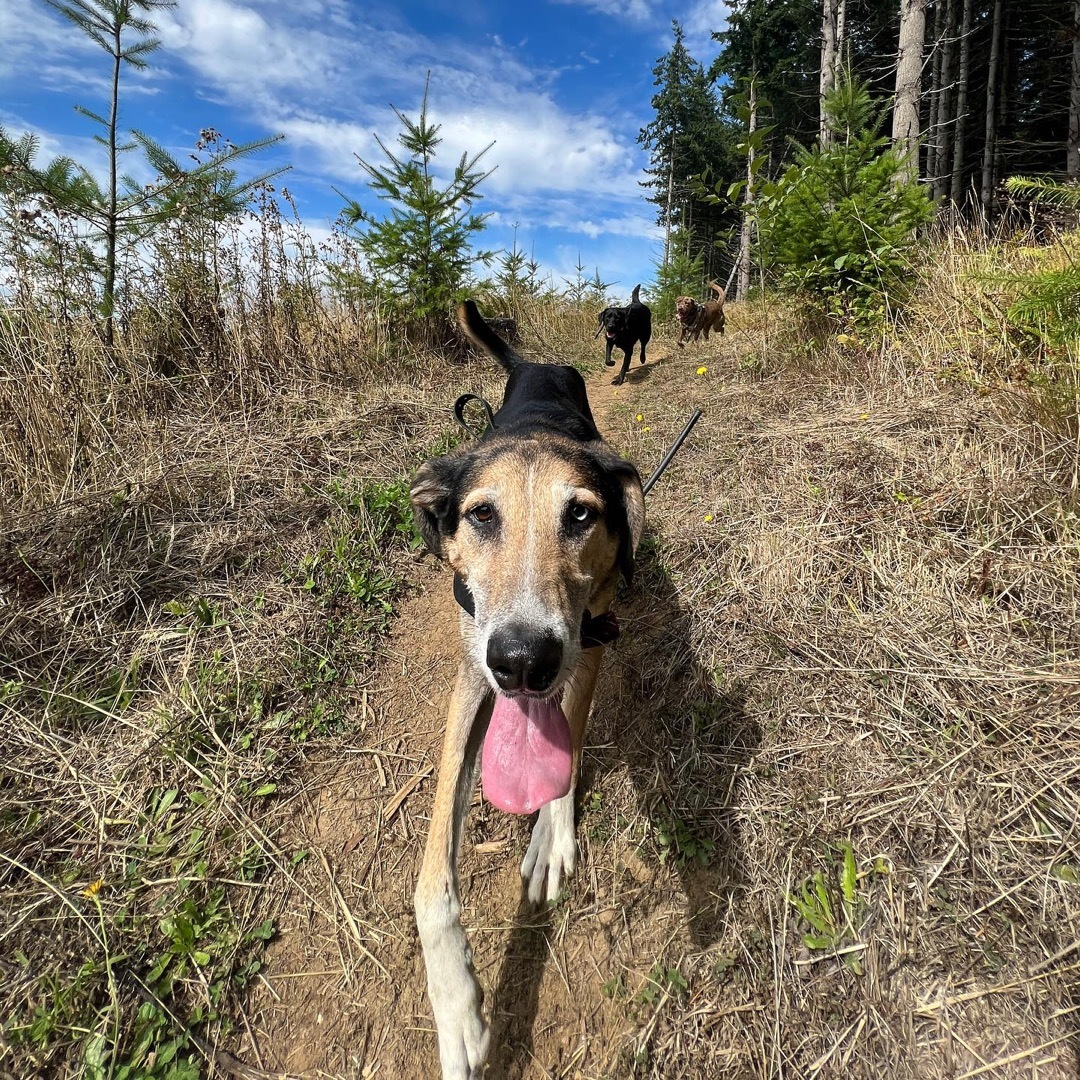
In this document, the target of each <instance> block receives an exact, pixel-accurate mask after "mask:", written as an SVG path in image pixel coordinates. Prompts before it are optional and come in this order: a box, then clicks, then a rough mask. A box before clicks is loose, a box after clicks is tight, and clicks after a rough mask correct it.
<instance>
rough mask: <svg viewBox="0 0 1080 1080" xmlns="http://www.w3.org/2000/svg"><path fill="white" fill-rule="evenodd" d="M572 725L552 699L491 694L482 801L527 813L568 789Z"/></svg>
mask: <svg viewBox="0 0 1080 1080" xmlns="http://www.w3.org/2000/svg"><path fill="white" fill-rule="evenodd" d="M573 769H574V760H573V752H572V751H571V749H570V725H569V724H568V723H567V722H566V716H565V715H564V713H563V711H562V709H560V708H559V705H558V703H557V702H556V701H554V700H553V699H552V698H530V697H512V698H511V697H506V695H505V694H496V695H495V706H494V708H493V709H492V711H491V723H489V724H488V729H487V736H486V737H485V739H484V751H483V754H482V756H481V775H482V778H483V786H484V797H485V798H486V799H487V800H488V802H490V803H492V804H493V805H494V806H497V807H498V808H499V809H500V810H506V811H507V812H508V813H511V814H531V813H532V812H533V811H534V810H539V809H540V807H541V806H544V805H545V804H546V803H549V802H551V801H552V799H560V798H562V796H563V795H565V794H566V793H567V792H568V791H569V790H570V781H571V778H572V773H573Z"/></svg>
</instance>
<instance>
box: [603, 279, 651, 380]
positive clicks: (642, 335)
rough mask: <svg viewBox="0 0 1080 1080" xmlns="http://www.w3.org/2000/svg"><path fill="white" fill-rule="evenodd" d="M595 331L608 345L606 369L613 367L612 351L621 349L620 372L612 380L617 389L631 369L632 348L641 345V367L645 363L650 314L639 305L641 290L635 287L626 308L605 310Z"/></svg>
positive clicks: (608, 308) (649, 311)
mask: <svg viewBox="0 0 1080 1080" xmlns="http://www.w3.org/2000/svg"><path fill="white" fill-rule="evenodd" d="M596 321H597V324H598V329H597V331H596V333H597V336H599V334H600V332H601V331H603V332H604V335H605V337H606V338H607V341H606V343H605V345H606V350H607V351H606V353H605V356H604V363H605V364H607V366H608V367H614V366H615V361H614V360H612V358H611V350H612V349H616V348H617V349H622V351H623V362H622V370H621V371H620V372H619V374H618V375H616V376H615V378H614V379H612V382H613V383H614V384H615V385H616V386H618V385H619V384H620V383H622V381H623V380H624V379H625V378H626V373H627V371H629V369H630V360H631V359H632V357H633V352H634V346H635V345H636V344H637V343H638V342H641V363H643V364H644V363H645V346H646V345H648V343H649V339H650V338H651V337H652V311H651V310H650V308H649V307H648V305H647V304H643V303H642V302H641V286H640V285H635V286H634V293H633V296H632V297H631V298H630V303H629V304H627V305H626V306H625V307H615V306H611V307H606V308H604V310H603V311H601V312H600V314H599V315H597V317H596Z"/></svg>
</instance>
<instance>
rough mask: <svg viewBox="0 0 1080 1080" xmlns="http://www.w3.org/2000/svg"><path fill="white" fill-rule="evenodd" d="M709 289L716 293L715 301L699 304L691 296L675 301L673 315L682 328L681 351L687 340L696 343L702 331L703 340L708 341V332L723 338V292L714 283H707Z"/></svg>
mask: <svg viewBox="0 0 1080 1080" xmlns="http://www.w3.org/2000/svg"><path fill="white" fill-rule="evenodd" d="M709 288H710V289H712V290H713V291H714V292H715V293H716V299H715V300H708V301H706V302H705V303H704V304H699V303H698V302H697V301H696V300H695V299H694V298H693V297H691V296H680V297H679V299H678V300H676V301H675V315H676V317H677V318H678V320H679V324H680V325H681V326H682V333H681V334H679V348H680V349H681V348H682V347H683V346H684V345H685V344H686V343H687V341H689V340H693V341H697V339H698V338H699V337H700V336H701V333H702V331H704V332H705V340H706V341H708V340H709V331H710V330H715V331H716V332H717V333H718V334H720V335H721V336H723V333H724V323H725V322H727V316H725V315H724V300H725V299H726V297H725V296H724V290H723V289H721V288H720V286H719V285H717V284H716V282H715V281H710V282H709Z"/></svg>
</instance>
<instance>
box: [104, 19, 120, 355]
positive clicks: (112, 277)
mask: <svg viewBox="0 0 1080 1080" xmlns="http://www.w3.org/2000/svg"><path fill="white" fill-rule="evenodd" d="M112 29H113V74H112V98H111V100H110V102H109V212H108V216H107V217H106V219H105V293H104V295H103V296H102V306H103V308H104V312H105V348H106V350H107V351H108V354H109V362H110V364H111V363H112V361H113V359H114V352H113V350H114V341H115V325H114V322H113V316H114V313H115V309H116V224H117V222H116V203H117V176H116V165H117V162H116V156H117V153H118V152H119V151H118V150H117V146H116V124H117V118H118V114H119V111H120V57H121V52H122V50H121V47H120V32H121V29H122V27H121V23H120V19H119V18H116V19H115V21H114V23H113V28H112Z"/></svg>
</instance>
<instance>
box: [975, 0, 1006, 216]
mask: <svg viewBox="0 0 1080 1080" xmlns="http://www.w3.org/2000/svg"><path fill="white" fill-rule="evenodd" d="M991 19H992V20H993V22H992V25H993V29H992V31H991V34H990V67H989V71H988V73H987V77H986V144H985V146H984V147H983V164H982V187H981V189H980V196H981V198H982V212H983V222H984V223H985V224H987V225H989V223H990V214H991V212H992V210H993V203H994V157H995V153H996V151H997V138H996V135H997V114H998V92H999V90H1000V79H1001V74H1000V70H1001V0H994V13H993V15H992V16H991Z"/></svg>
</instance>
